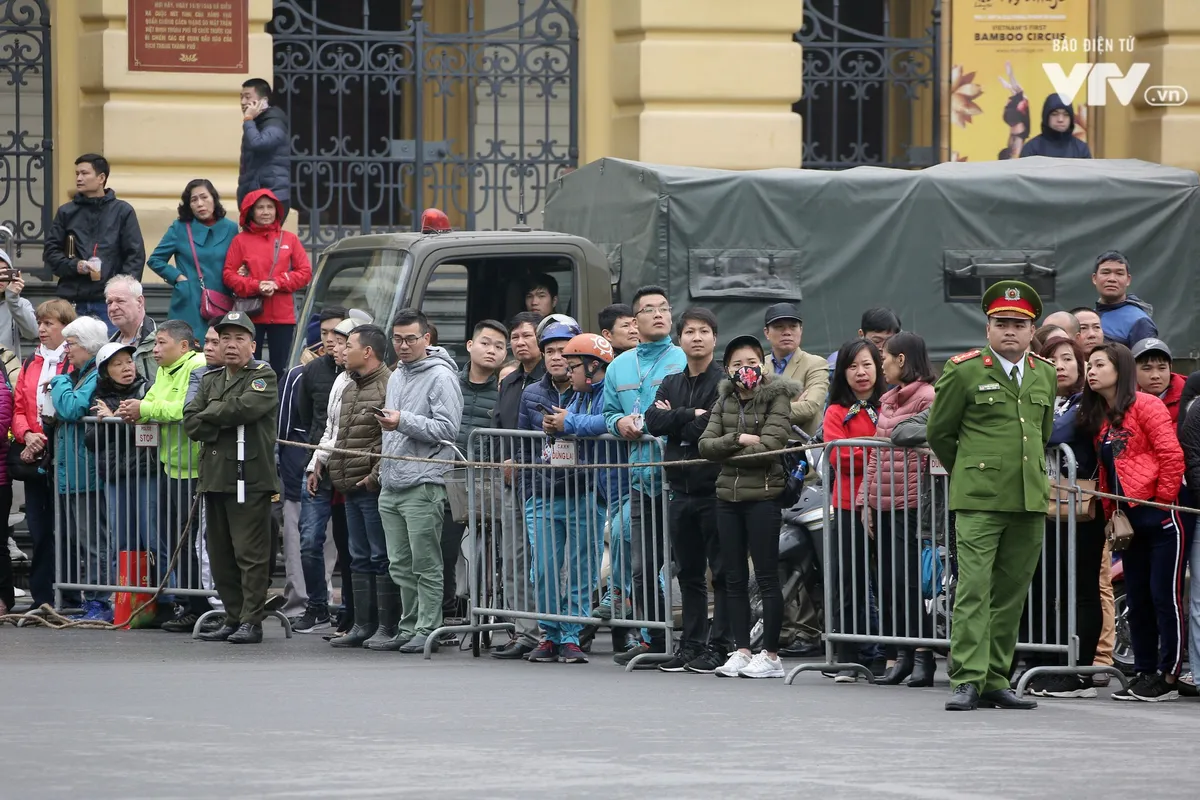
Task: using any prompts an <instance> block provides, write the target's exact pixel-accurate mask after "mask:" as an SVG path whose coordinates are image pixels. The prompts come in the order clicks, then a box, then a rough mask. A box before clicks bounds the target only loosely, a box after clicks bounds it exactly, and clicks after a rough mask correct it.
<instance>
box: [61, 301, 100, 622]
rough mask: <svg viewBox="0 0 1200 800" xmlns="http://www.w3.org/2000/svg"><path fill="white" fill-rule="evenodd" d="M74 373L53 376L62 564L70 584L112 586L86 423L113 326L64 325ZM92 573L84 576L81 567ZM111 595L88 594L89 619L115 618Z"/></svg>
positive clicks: (88, 320) (95, 322) (86, 320)
mask: <svg viewBox="0 0 1200 800" xmlns="http://www.w3.org/2000/svg"><path fill="white" fill-rule="evenodd" d="M62 335H63V339H64V340H65V341H66V354H67V360H68V361H69V362H70V371H69V372H68V373H67V374H65V375H56V376H54V377H53V378H52V379H51V380H50V400H51V401H52V402H53V403H54V412H55V415H56V417H57V420H58V424H56V425H55V431H54V434H55V440H54V453H55V456H56V458H55V461H56V462H57V467H56V469H57V470H58V494H59V501H60V502H61V503H62V509H63V517H62V522H63V528H62V530H63V542H64V545H65V546H64V548H63V552H62V563H63V565H64V567H65V570H66V575H65V576H64V577H65V582H67V583H83V584H92V585H100V586H105V585H111V584H112V582H113V581H112V577H111V575H110V573H111V571H112V561H113V556H112V553H111V549H110V547H109V542H108V524H107V511H106V509H105V502H104V492H103V488H104V487H103V486H102V485H101V484H100V481H99V479H98V478H97V476H96V463H95V457H94V455H93V454H92V452H91V451H89V450H88V449H87V448H86V447H85V446H84V436H83V426H84V424H85V423H82V422H80V420H82V419H83V418H84V417H86V416H87V415H88V414H89V413H90V409H91V407H92V396H93V395H94V394H95V393H96V381H97V378H98V373H97V371H96V354H97V353H98V352H100V348H101V347H103V346H104V345H105V344H107V343H108V326H107V325H106V324H105V323H104V322H102V321H101V320H99V319H97V318H96V317H80V318H79V319H77V320H75V321H74V322H72V323H70V324H69V325H67V326H66V327H65V328H63V331H62ZM81 562H85V563H86V571H85V572H84V574H82V575H80V574H79V565H80V563H81ZM110 597H111V596H110V594H109V593H108V592H102V591H85V592H84V593H83V618H84V619H91V620H102V621H104V622H112V619H113V612H112V605H111V603H110Z"/></svg>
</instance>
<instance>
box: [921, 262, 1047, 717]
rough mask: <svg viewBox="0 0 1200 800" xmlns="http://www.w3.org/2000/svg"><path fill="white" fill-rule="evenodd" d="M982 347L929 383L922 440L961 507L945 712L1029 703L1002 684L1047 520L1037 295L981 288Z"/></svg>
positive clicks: (955, 507)
mask: <svg viewBox="0 0 1200 800" xmlns="http://www.w3.org/2000/svg"><path fill="white" fill-rule="evenodd" d="M983 310H984V313H985V314H987V317H988V322H987V340H988V345H987V347H985V348H983V349H982V350H970V351H968V352H966V353H962V354H960V355H957V356H954V357H953V358H951V359H950V363H948V364H946V369H945V371H944V372H943V373H942V377H941V378H939V379H938V382H937V384H936V385H935V389H936V390H937V396H936V398H935V399H934V402H933V407H932V408H931V409H930V412H929V427H928V429H927V433H928V437H929V446H930V447H931V448H933V452H934V453H936V454H937V457H938V459H940V460H941V462H942V464H943V465H944V466H945V467H946V469H947V470H949V472H950V510H951V511H956V512H958V518H957V523H956V532H957V537H958V591H957V595H956V597H955V601H954V623H953V626H952V628H951V631H950V656H951V659H952V661H953V665H952V667H951V672H950V680H951V682H952V683H953V684H954V696H953V697H952V698H951V699H950V700H949V701H948V702H947V703H946V710H947V711H973V710H975V708H977V707H978V706H983V707H984V708H1012V709H1030V708H1037V703H1036V702H1034V701H1032V700H1024V699H1022V698H1020V697H1018V696H1017V695H1016V693H1015V692H1013V690H1012V689H1011V688H1010V687H1009V675H1010V672H1011V668H1012V660H1013V651H1014V650H1015V649H1016V645H1017V628H1018V626H1019V625H1020V622H1021V609H1022V608H1023V607H1024V605H1025V595H1026V592H1028V591H1029V583H1030V581H1032V580H1033V572H1034V569H1035V568H1036V567H1037V563H1038V558H1039V557H1040V556H1041V554H1042V535H1043V533H1044V532H1045V528H1046V507H1047V504H1048V503H1049V502H1050V483H1049V479H1048V478H1047V477H1046V453H1045V450H1046V444H1047V442H1049V441H1050V431H1051V428H1052V427H1053V424H1054V394H1055V386H1056V377H1055V370H1054V364H1053V363H1051V362H1049V361H1047V360H1046V359H1044V358H1041V357H1039V356H1035V355H1031V354H1030V353H1029V344H1030V342H1031V341H1032V340H1033V331H1034V321H1035V320H1037V318H1038V317H1040V316H1041V314H1042V300H1041V298H1040V297H1038V294H1037V292H1035V291H1034V290H1033V288H1032V287H1030V286H1027V285H1026V284H1024V283H1021V282H1019V281H1000V282H999V283H996V284H994V285H993V286H992V287H991V288H990V289H988V290H987V292H985V293H984V295H983Z"/></svg>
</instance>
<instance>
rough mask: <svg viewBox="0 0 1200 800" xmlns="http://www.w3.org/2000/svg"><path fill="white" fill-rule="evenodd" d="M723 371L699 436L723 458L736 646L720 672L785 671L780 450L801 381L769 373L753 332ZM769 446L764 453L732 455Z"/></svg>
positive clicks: (769, 674) (737, 342)
mask: <svg viewBox="0 0 1200 800" xmlns="http://www.w3.org/2000/svg"><path fill="white" fill-rule="evenodd" d="M724 363H725V371H726V372H727V373H728V374H729V378H727V379H726V380H723V381H721V387H720V389H719V390H718V396H717V402H716V405H715V406H713V409H712V412H710V419H709V421H708V427H707V428H705V430H704V435H703V436H701V437H700V443H699V448H700V455H702V456H704V457H705V458H707V459H708V460H710V461H720V462H722V463H721V474H720V475H719V476H717V537H718V539H719V540H720V543H721V559H722V560H723V561H724V563H725V570H726V579H725V580H726V587H727V591H728V593H729V622H730V627H731V628H732V629H733V636H734V640H735V641H736V642H737V649H736V650H734V651H733V652H732V653H731V654H730V655H729V660H728V661H727V662H725V665H724V666H722V667H719V668H718V669H717V671H716V674H717V675H718V676H720V677H726V678H734V677H738V676H739V675H740V676H741V677H744V678H782V677H783V664H782V662H780V660H779V654H778V651H779V631H780V629H781V628H782V626H783V593H782V589H781V588H780V585H779V527H780V524H781V522H782V511H781V509H780V507H779V499H778V498H779V495H780V494H782V493H783V489H784V485H785V482H786V480H787V475H786V474H785V473H784V469H783V462H782V460H781V459H780V456H779V455H778V453H774V452H773V451H777V450H781V449H783V448H784V447H787V442H788V431H789V430H790V428H789V425H790V417H791V410H792V406H791V403H792V399H793V398H794V397H796V396H797V395H799V394H800V387H799V386H797V385H796V384H795V383H792V382H791V381H787V380H784V379H783V378H780V377H777V376H775V375H770V374H768V375H764V374H763V371H762V365H763V349H762V345H761V344H759V342H758V339H756V338H754V337H753V336H739V337H737V338H735V339H734V340H733V341H732V342H730V343H729V345H728V346H727V347H726V348H725V361H724ZM755 453H764V454H766V455H763V456H762V457H761V458H747V459H738V460H734V461H730V460H728V459H731V458H733V457H734V456H742V455H753V454H755ZM747 556H749V557H750V558H752V559H753V561H754V578H755V580H757V581H758V588H759V592H760V593H761V595H762V604H763V649H762V652H761V653H759V654H758V655H756V656H754V657H753V659H751V656H750V598H749V595H748V592H747V585H748V583H749V580H750V576H749V570H748V569H747V566H746V558H747Z"/></svg>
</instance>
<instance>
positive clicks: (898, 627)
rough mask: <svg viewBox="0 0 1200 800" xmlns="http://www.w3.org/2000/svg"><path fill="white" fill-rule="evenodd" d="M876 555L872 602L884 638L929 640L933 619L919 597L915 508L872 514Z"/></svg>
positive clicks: (918, 559)
mask: <svg viewBox="0 0 1200 800" xmlns="http://www.w3.org/2000/svg"><path fill="white" fill-rule="evenodd" d="M874 516H875V540H874V544H875V552H876V554H877V558H878V569H879V572H875V571H874V570H872V571H871V579H872V580H876V579H877V580H876V584H877V585H876V587H875V600H876V604H877V605H878V606H879V616H880V621H881V630H880V633H881V634H882V635H884V636H907V637H921V638H932V637H933V635H934V630H933V617H931V616H930V615H929V614H927V613H926V611H925V598H924V597H923V596H922V594H921V527H920V518H919V516H918V512H917V509H915V508H897V509H895V511H892V510H887V511H875V512H874Z"/></svg>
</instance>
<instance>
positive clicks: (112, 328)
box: [75, 300, 117, 336]
mask: <svg viewBox="0 0 1200 800" xmlns="http://www.w3.org/2000/svg"><path fill="white" fill-rule="evenodd" d="M75 313H76V314H78V315H79V316H81V317H99V318H100V321H101V322H103V323H104V324H105V325H107V326H108V335H109V336H112V335H113V334H114V333H116V332H117V326H116V325H113V324H112V322H110V321H109V319H108V304H107V303H105V302H104V301H103V300H77V301H76V302H75Z"/></svg>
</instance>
